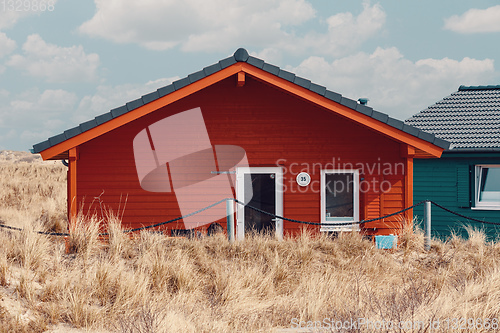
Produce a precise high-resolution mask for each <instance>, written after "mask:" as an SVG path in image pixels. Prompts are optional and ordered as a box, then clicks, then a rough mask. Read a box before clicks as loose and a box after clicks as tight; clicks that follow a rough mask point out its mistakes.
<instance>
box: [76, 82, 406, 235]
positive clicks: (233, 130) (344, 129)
mask: <svg viewBox="0 0 500 333" xmlns="http://www.w3.org/2000/svg"><path fill="white" fill-rule="evenodd" d="M196 107H200V108H201V111H202V113H203V117H204V120H205V123H206V127H207V130H208V133H209V136H210V139H211V143H212V145H237V146H241V147H242V148H244V149H245V151H246V154H247V158H248V162H249V165H250V166H252V167H259V166H277V163H278V162H280V165H281V166H282V167H284V168H285V174H284V186H285V193H284V196H283V202H284V209H283V211H284V215H285V216H286V217H290V218H293V219H299V220H305V221H313V222H319V219H320V192H319V183H320V171H321V169H322V168H323V169H341V168H345V165H348V166H349V165H352V166H353V167H355V168H357V167H358V166H359V165H363V166H364V168H365V169H368V170H365V172H364V173H361V174H360V177H361V178H363V181H364V182H371V183H373V181H376V182H378V183H379V184H380V183H381V182H383V181H387V183H385V184H388V183H390V184H391V188H390V190H389V191H387V193H383V194H382V193H381V191H380V188H379V189H373V188H370V190H368V191H367V192H366V193H360V218H361V219H369V218H373V217H378V216H380V215H381V214H386V213H390V212H394V211H397V210H400V209H402V208H404V207H405V191H406V189H405V174H404V173H406V172H407V170H403V171H402V172H400V173H399V174H396V175H394V174H389V175H383V174H380V173H379V170H378V167H377V165H379V164H380V163H388V164H390V165H394V166H395V165H397V164H398V165H400V164H402V165H406V158H405V157H401V149H400V144H399V143H398V142H396V141H394V140H392V139H389V138H388V137H385V136H383V135H381V134H379V133H377V132H375V131H373V130H370V129H368V128H367V127H365V126H363V125H360V124H358V123H356V122H353V121H351V120H347V119H345V118H342V117H341V116H338V115H335V114H333V113H332V112H331V111H329V110H326V109H323V108H322V107H319V106H317V105H315V104H312V103H310V102H307V101H304V100H301V99H299V98H297V97H296V96H293V95H291V94H287V93H285V92H283V91H282V90H279V89H277V88H275V87H273V86H271V85H268V84H265V83H262V82H260V81H258V80H256V79H254V78H252V77H251V76H250V75H246V77H245V84H244V86H243V87H237V86H236V80H235V77H230V78H228V79H225V80H222V81H220V82H218V83H215V84H213V85H212V86H209V87H207V88H205V89H203V90H201V91H199V92H196V93H194V94H192V95H190V96H188V97H186V98H184V99H181V100H179V101H177V102H175V103H173V104H170V105H168V106H166V107H163V108H161V109H159V110H157V111H155V112H152V113H150V114H148V115H146V116H144V117H141V118H139V119H136V120H135V121H133V122H131V123H128V124H126V125H123V126H121V127H119V128H117V129H115V130H112V131H110V132H108V133H105V134H104V135H102V136H99V137H97V138H95V139H92V140H90V141H88V142H86V143H84V144H82V145H80V146H79V151H78V153H79V158H78V168H77V177H76V178H77V188H78V191H77V200H78V202H79V203H81V202H83V203H84V207H85V208H84V211H86V212H90V213H97V214H101V211H102V210H103V209H108V208H109V209H111V210H113V211H115V212H118V210H119V209H120V214H121V213H122V212H123V223H124V225H125V227H126V228H129V227H138V226H141V225H146V224H151V223H158V222H162V221H165V220H169V219H172V218H175V217H178V216H180V210H179V208H178V204H177V200H176V196H175V194H174V193H153V192H147V191H145V190H143V189H141V187H140V184H139V180H138V177H137V173H136V169H135V162H134V153H133V145H132V141H133V139H134V137H135V136H136V135H137V134H138V133H139V132H140V131H141V130H143V129H144V128H145V127H147V126H149V125H151V124H152V123H154V122H156V121H158V120H161V119H163V118H165V117H168V116H170V115H173V114H176V113H179V112H182V111H186V110H189V109H193V108H196ZM155 144H156V143H155ZM165 144H169V143H165ZM332 161H333V162H334V163H333V164H332ZM291 167H293V168H292V170H290V168H291ZM403 169H404V168H403ZM300 171H307V172H309V174H310V175H311V178H312V183H311V185H310V186H308V187H307V188H299V187H298V186H297V184H296V182H295V177H296V174H297V173H299V172H300ZM369 171H372V172H369ZM292 172H293V174H292ZM204 199H205V198H204V197H203V195H198V196H197V195H193V196H192V200H193V201H203V200H204ZM211 203H212V202H208V201H207V202H206V204H207V205H208V204H211ZM221 206H222V207H224V204H222V205H221ZM124 207H125V208H124ZM387 221H395V219H392V220H391V219H388V220H387ZM201 222H203V221H200V223H201ZM392 225H394V226H399V223H396V224H394V223H391V226H392ZM367 227H369V228H370V229H367V232H369V233H372V232H374V230H373V229H372V228H377V230H376V233H378V234H384V233H391V232H392V230H390V229H386V228H387V224H386V223H382V222H373V223H370V224H369V225H368V226H367ZM169 228H174V229H176V228H184V225H183V223H182V221H180V222H178V223H174V224H173V225H170V227H169ZM284 228H285V233H296V232H298V231H299V230H300V228H302V226H301V225H299V224H296V223H291V222H285V224H284ZM316 229H317V228H316Z"/></svg>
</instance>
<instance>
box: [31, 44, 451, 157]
mask: <svg viewBox="0 0 500 333" xmlns="http://www.w3.org/2000/svg"><path fill="white" fill-rule="evenodd" d="M238 62H245V63H247V64H249V65H252V66H254V67H256V68H259V69H262V70H263V71H266V72H268V73H270V74H273V75H275V76H278V77H280V78H282V79H285V80H287V81H290V82H292V83H294V84H296V85H298V86H301V87H303V88H305V89H308V90H310V91H312V92H314V93H316V94H318V95H320V96H323V97H325V98H327V99H329V100H331V101H333V102H336V103H339V104H341V105H344V106H346V107H348V108H350V109H352V110H355V111H357V112H360V113H362V114H364V115H366V116H368V117H371V118H373V119H376V120H378V121H381V122H383V123H385V124H388V125H389V126H392V127H394V128H396V129H398V130H401V131H404V132H406V133H408V134H411V135H413V136H415V137H418V138H420V139H422V140H424V141H427V142H430V143H432V144H434V145H436V146H438V147H440V148H444V149H447V148H448V147H449V142H447V141H445V140H443V139H441V138H439V137H437V136H435V135H433V134H430V133H427V132H425V131H422V130H420V129H418V128H416V127H413V126H411V125H409V124H405V123H404V122H403V121H401V120H398V119H395V118H392V117H390V116H389V115H387V114H385V113H382V112H379V111H376V110H374V109H373V108H371V107H369V106H367V105H363V104H361V103H359V101H355V100H353V99H350V98H347V97H344V96H342V95H341V94H339V93H336V92H333V91H330V90H328V89H327V88H326V87H324V86H321V85H319V84H316V83H313V82H311V81H310V80H308V79H305V78H302V77H300V76H297V75H295V74H294V73H291V72H288V71H286V70H284V69H281V68H279V67H278V66H275V65H272V64H269V63H266V62H265V61H264V60H261V59H259V58H256V57H253V56H250V55H249V54H248V51H247V50H246V49H244V48H238V49H237V50H236V51H235V52H234V54H233V55H232V56H230V57H228V58H225V59H222V60H220V61H219V62H218V63H215V64H213V65H210V66H207V67H205V68H203V69H202V70H200V71H198V72H195V73H192V74H189V75H188V76H186V77H184V78H182V79H179V80H177V81H174V82H172V83H171V84H169V85H166V86H164V87H161V88H158V89H157V90H155V91H153V92H151V93H149V94H146V95H143V96H141V97H140V98H138V99H136V100H133V101H130V102H128V103H125V104H124V105H122V106H119V107H117V108H114V109H112V110H111V111H109V112H107V113H104V114H101V115H99V116H96V117H95V118H94V119H91V120H89V121H86V122H84V123H81V124H80V125H78V126H76V127H73V128H71V129H68V130H66V131H64V132H63V133H61V134H58V135H55V136H52V137H50V138H49V139H48V140H46V141H42V142H40V143H37V144H35V145H33V149H31V151H32V152H33V153H39V152H41V151H43V150H45V149H48V148H50V147H52V146H55V145H57V144H59V143H61V142H63V141H66V140H68V139H70V138H72V137H74V136H76V135H79V134H81V133H83V132H86V131H88V130H90V129H92V128H94V127H97V126H99V125H101V124H103V123H105V122H107V121H110V120H112V119H113V118H116V117H119V116H121V115H123V114H125V113H127V112H130V111H132V110H134V109H137V108H139V107H141V106H143V105H145V104H147V103H150V102H152V101H154V100H157V99H159V98H161V97H163V96H165V95H168V94H170V93H172V92H174V91H176V90H179V89H181V88H183V87H185V86H187V85H189V84H191V83H194V82H196V81H198V80H201V79H203V78H205V77H207V76H209V75H212V74H214V73H216V72H218V71H221V70H223V69H224V68H227V67H229V66H231V65H233V64H235V63H238Z"/></svg>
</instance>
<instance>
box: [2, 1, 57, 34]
mask: <svg viewBox="0 0 500 333" xmlns="http://www.w3.org/2000/svg"><path fill="white" fill-rule="evenodd" d="M42 3H44V4H45V6H44V5H43V4H42ZM56 3H57V0H50V1H2V2H0V29H5V28H12V27H13V26H14V25H15V24H16V23H17V21H19V20H20V19H21V18H24V17H29V16H34V15H40V14H44V13H50V12H52V11H54V10H55V9H56Z"/></svg>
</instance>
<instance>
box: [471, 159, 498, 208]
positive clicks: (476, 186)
mask: <svg viewBox="0 0 500 333" xmlns="http://www.w3.org/2000/svg"><path fill="white" fill-rule="evenodd" d="M483 168H500V164H477V165H475V166H474V207H472V209H477V210H500V201H498V202H497V203H485V202H480V201H479V195H480V187H481V176H482V172H481V171H482V169H483Z"/></svg>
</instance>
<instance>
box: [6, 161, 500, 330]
mask: <svg viewBox="0 0 500 333" xmlns="http://www.w3.org/2000/svg"><path fill="white" fill-rule="evenodd" d="M0 157H2V155H1V154H0ZM20 159H22V157H21V158H17V159H12V158H11V159H8V160H7V159H6V158H5V161H2V160H0V170H1V172H2V177H1V185H0V220H2V221H3V223H4V224H7V225H13V226H21V227H23V228H24V229H25V231H23V232H11V231H7V230H5V229H1V228H0V229H1V230H0V297H1V301H0V332H11V331H19V332H43V331H57V332H84V331H99V332H280V331H282V332H292V331H293V332H300V331H302V332H306V330H298V329H295V328H298V326H299V325H300V326H307V325H308V324H309V325H310V326H314V325H316V327H319V326H321V327H322V328H323V329H324V330H323V331H324V332H337V330H333V329H329V328H328V326H329V325H331V324H332V323H333V324H334V325H335V323H337V324H338V323H340V321H342V322H344V323H346V322H349V327H348V329H346V330H343V332H386V331H390V332H431V331H432V332H452V331H456V332H493V331H495V330H493V328H498V327H499V325H500V323H499V322H498V319H500V305H499V304H500V261H499V260H500V244H487V243H486V242H485V240H484V235H482V234H481V233H479V232H474V231H471V237H470V238H469V239H468V240H462V239H459V238H457V237H454V238H452V239H450V240H449V241H447V242H446V243H443V242H439V241H434V242H433V244H432V249H431V251H430V252H425V251H424V250H423V237H422V235H421V233H419V232H417V233H413V232H408V233H406V234H405V235H403V237H402V241H401V244H400V247H399V249H398V250H397V251H394V252H387V251H383V250H378V249H376V248H374V246H373V244H372V243H371V242H369V241H367V240H364V239H362V238H361V237H360V236H359V235H357V234H343V235H340V236H339V237H338V238H336V239H329V238H327V237H325V236H312V235H310V234H308V233H303V234H302V236H301V237H299V238H297V239H286V240H285V241H282V242H279V241H277V240H275V239H273V238H272V237H266V236H255V237H250V238H248V239H246V240H245V241H243V242H237V243H235V244H229V243H228V242H227V240H226V239H225V238H224V237H223V236H221V235H218V236H215V237H207V238H204V239H201V240H187V239H176V238H169V237H164V236H162V235H158V234H154V233H148V232H144V233H141V234H137V235H136V236H135V237H134V238H133V239H131V238H129V237H126V236H124V235H123V234H122V233H121V232H120V225H119V221H117V219H116V218H113V217H112V216H111V217H110V218H109V221H106V222H107V223H109V231H110V234H111V235H110V239H109V242H102V241H99V240H98V237H97V234H98V228H99V224H100V223H102V222H103V221H98V220H96V219H92V218H80V219H79V220H78V221H77V222H76V223H75V224H74V225H73V226H72V235H71V243H72V244H73V247H74V251H73V253H71V254H66V253H65V251H64V243H63V241H62V240H61V239H60V238H57V237H50V236H45V235H39V234H37V233H35V232H33V231H34V230H53V231H60V230H64V229H65V228H66V220H65V200H66V187H65V176H66V170H65V167H64V166H62V164H60V162H59V163H55V164H54V163H41V162H40V161H38V160H36V159H35V160H32V161H19V160H20ZM358 318H362V319H360V321H358ZM454 318H457V319H460V318H467V319H474V324H472V321H466V322H464V325H461V324H462V323H461V322H460V320H455V321H454ZM447 319H448V321H446V320H447ZM487 319H489V322H488V321H487ZM493 319H496V320H497V321H495V320H493ZM363 320H364V322H365V324H362V325H360V323H363ZM438 320H439V328H438V329H434V330H430V327H429V323H430V322H433V323H434V327H435V328H437V327H436V323H438V322H437V321H438ZM492 320H493V321H492ZM368 321H370V322H372V325H371V326H370V325H369V322H368ZM352 322H357V323H358V325H357V326H353V324H352ZM383 323H385V325H389V324H391V325H393V326H392V327H393V329H392V330H388V329H387V327H386V329H383V328H380V326H377V325H380V324H383ZM400 323H401V325H400ZM495 323H496V326H495ZM410 324H411V325H410ZM484 324H486V326H487V327H489V328H490V329H485V328H484V327H485V325H484ZM421 325H423V326H421ZM344 326H345V324H344ZM420 326H421V327H420ZM454 326H456V328H457V329H455V330H453V327H454ZM460 326H463V328H464V329H460ZM294 329H295V330H294ZM497 330H498V329H497Z"/></svg>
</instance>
